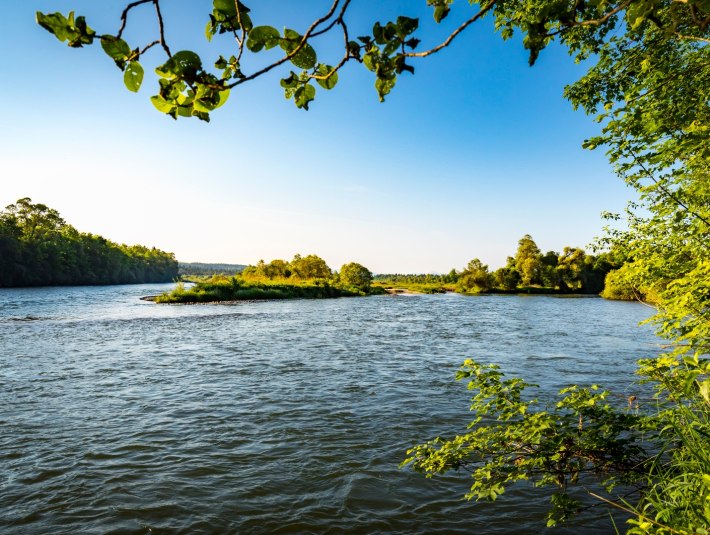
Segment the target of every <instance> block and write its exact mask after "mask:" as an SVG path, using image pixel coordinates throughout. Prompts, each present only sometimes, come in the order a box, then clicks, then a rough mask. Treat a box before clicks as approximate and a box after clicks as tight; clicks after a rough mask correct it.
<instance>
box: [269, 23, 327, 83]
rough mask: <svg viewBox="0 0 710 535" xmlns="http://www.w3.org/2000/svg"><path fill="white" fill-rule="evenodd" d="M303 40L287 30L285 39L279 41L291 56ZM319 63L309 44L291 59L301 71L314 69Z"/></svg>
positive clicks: (297, 34) (295, 33) (298, 35)
mask: <svg viewBox="0 0 710 535" xmlns="http://www.w3.org/2000/svg"><path fill="white" fill-rule="evenodd" d="M302 39H303V37H301V35H300V34H299V33H298V32H295V31H294V30H290V29H288V28H287V29H286V30H284V38H283V39H281V40H280V41H279V45H281V48H282V49H283V50H284V51H285V52H286V53H287V54H291V53H293V51H294V50H296V49H297V48H298V46H299V45H300V44H301V40H302ZM317 61H318V59H317V56H316V51H315V50H314V49H313V47H312V46H311V45H309V44H308V43H305V44H304V45H303V47H302V48H301V49H300V50H299V51H298V52H297V53H296V54H295V55H294V56H293V57H292V58H291V63H293V64H294V65H295V66H296V67H298V68H299V69H312V68H313V67H315V66H316V63H317ZM314 91H315V88H314Z"/></svg>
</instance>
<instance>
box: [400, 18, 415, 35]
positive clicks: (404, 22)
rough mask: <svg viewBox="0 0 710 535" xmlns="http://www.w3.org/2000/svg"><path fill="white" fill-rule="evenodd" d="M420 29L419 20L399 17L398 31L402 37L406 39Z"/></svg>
mask: <svg viewBox="0 0 710 535" xmlns="http://www.w3.org/2000/svg"><path fill="white" fill-rule="evenodd" d="M418 27H419V19H414V18H411V17H403V16H400V17H397V30H398V33H399V35H400V37H402V38H405V37H406V36H408V35H409V34H410V33H412V32H414V31H415V30H416V29H417V28H418Z"/></svg>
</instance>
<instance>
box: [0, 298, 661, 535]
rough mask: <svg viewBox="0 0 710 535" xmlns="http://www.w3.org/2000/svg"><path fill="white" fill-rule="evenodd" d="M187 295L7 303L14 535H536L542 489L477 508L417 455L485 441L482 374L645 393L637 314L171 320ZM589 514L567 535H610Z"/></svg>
mask: <svg viewBox="0 0 710 535" xmlns="http://www.w3.org/2000/svg"><path fill="white" fill-rule="evenodd" d="M165 288H168V286H161V285H143V286H141V285H133V286H112V287H82V288H36V289H4V290H0V532H3V533H23V534H24V533H48V534H49V533H52V534H54V533H78V532H82V533H294V532H297V533H301V532H302V533H342V532H346V531H347V532H350V533H376V532H383V533H436V532H439V533H506V534H507V533H536V532H539V531H540V529H541V526H544V517H545V500H546V498H544V497H543V496H541V495H540V493H538V492H535V491H533V490H532V489H530V488H529V487H528V486H521V487H519V488H516V489H514V490H513V491H512V492H511V493H510V496H508V495H506V496H505V497H504V498H503V499H501V500H499V501H497V502H495V503H494V504H487V503H479V504H476V503H474V502H466V501H462V500H461V497H462V495H463V494H464V492H465V490H466V489H467V487H468V484H469V482H468V477H467V476H466V475H465V474H452V475H450V476H447V477H444V478H436V479H433V480H427V479H425V478H423V477H422V476H420V475H417V474H414V473H412V472H411V471H409V470H400V469H399V468H398V464H399V462H400V461H401V460H402V459H403V458H404V454H405V450H406V449H407V448H408V447H410V446H411V445H413V444H415V443H417V442H421V441H424V440H427V439H430V438H433V437H434V436H437V435H449V434H451V433H453V432H457V431H458V432H461V431H463V430H464V429H465V424H466V422H467V421H468V420H469V419H470V414H469V413H468V399H469V394H468V393H467V392H466V390H465V385H462V384H458V383H456V382H455V381H453V375H454V372H455V370H456V368H457V367H458V365H459V364H460V363H461V362H462V361H463V360H464V359H465V358H470V357H473V358H477V359H479V360H484V361H487V362H497V363H499V364H501V365H502V367H503V368H504V370H505V371H506V372H509V373H510V374H512V375H524V376H525V378H526V379H527V380H529V381H531V382H535V383H538V384H540V385H541V389H542V391H543V395H547V394H549V393H553V392H555V391H556V390H557V389H558V388H561V387H563V386H565V385H566V384H568V383H582V384H589V383H592V382H600V383H602V384H604V385H605V386H607V387H609V388H610V389H612V390H613V391H614V393H615V395H617V396H618V397H619V398H620V399H621V398H623V397H624V396H626V395H627V394H628V393H630V392H632V391H633V384H632V383H633V380H634V377H633V370H634V368H635V366H634V363H635V360H636V359H637V358H641V357H644V356H648V355H649V354H652V353H654V352H655V351H656V346H655V344H656V340H655V338H654V337H653V335H652V333H651V331H650V329H649V328H639V327H637V323H638V322H639V321H641V320H643V319H645V318H646V317H647V316H648V315H649V310H648V309H647V308H645V307H643V306H642V305H638V304H635V303H622V302H609V301H604V300H601V299H591V298H588V299H561V298H554V297H545V296H532V297H517V296H483V297H463V296H459V295H437V296H426V295H418V296H397V297H390V296H377V297H368V298H356V299H332V300H313V301H308V300H297V301H272V302H255V303H240V304H231V305H224V304H223V305H217V304H215V305H193V306H184V305H155V304H152V303H147V302H144V301H141V300H140V299H139V297H140V296H143V295H150V294H155V293H158V292H159V291H161V290H162V289H165ZM610 530H611V527H610V524H609V520H608V515H607V514H606V513H605V512H604V511H599V512H597V514H595V515H586V516H585V517H583V518H582V519H580V522H579V523H578V524H577V525H575V526H572V527H570V528H568V529H563V530H556V531H555V533H609V532H610Z"/></svg>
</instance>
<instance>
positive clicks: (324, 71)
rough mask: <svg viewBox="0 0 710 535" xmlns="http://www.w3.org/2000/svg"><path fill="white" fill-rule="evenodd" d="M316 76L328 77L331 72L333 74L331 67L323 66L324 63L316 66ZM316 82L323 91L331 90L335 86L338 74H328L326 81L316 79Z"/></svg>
mask: <svg viewBox="0 0 710 535" xmlns="http://www.w3.org/2000/svg"><path fill="white" fill-rule="evenodd" d="M317 72H318V76H328V74H330V73H331V72H333V67H331V66H330V65H325V64H324V63H321V64H320V65H318V71H317ZM316 82H318V85H319V86H321V87H322V88H323V89H333V88H334V87H335V85H336V84H337V83H338V73H337V72H333V74H330V76H328V78H326V79H323V80H321V79H318V78H316Z"/></svg>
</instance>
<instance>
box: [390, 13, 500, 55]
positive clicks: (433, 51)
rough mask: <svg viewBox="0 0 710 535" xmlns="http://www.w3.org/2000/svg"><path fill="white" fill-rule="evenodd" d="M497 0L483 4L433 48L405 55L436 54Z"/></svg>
mask: <svg viewBox="0 0 710 535" xmlns="http://www.w3.org/2000/svg"><path fill="white" fill-rule="evenodd" d="M495 3H496V0H490V2H488V3H487V4H486V5H485V6H483V7H482V8H481V9H480V11H479V12H478V13H476V14H475V15H474V16H473V17H471V18H470V19H468V20H467V21H466V22H464V23H463V24H462V25H461V26H459V27H458V28H456V29H455V30H454V31H453V32H451V35H449V36H448V37H447V38H446V40H445V41H444V42H443V43H441V44H439V45H437V46H435V47H434V48H431V49H429V50H425V51H424V52H407V53H405V54H404V56H405V57H408V58H424V57H426V56H431V55H432V54H435V53H436V52H438V51H439V50H441V49H443V48H446V47H447V46H449V45H450V44H451V42H452V41H453V40H454V39H455V38H456V36H457V35H458V34H460V33H461V32H462V31H464V30H465V29H466V28H468V27H469V26H470V25H471V24H473V23H474V22H476V21H477V20H478V19H480V18H481V17H483V16H484V15H485V14H486V13H487V12H488V11H490V10H491V8H492V7H493V6H494V5H495Z"/></svg>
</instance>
